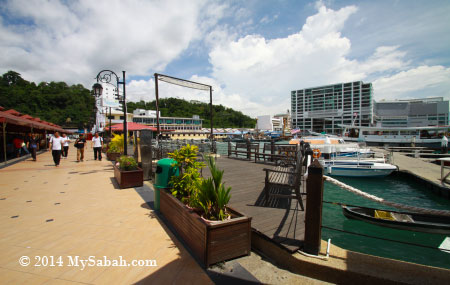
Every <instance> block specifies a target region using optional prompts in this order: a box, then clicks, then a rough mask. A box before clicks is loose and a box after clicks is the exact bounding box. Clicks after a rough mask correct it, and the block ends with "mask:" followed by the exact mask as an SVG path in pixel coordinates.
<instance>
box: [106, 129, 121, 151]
mask: <svg viewBox="0 0 450 285" xmlns="http://www.w3.org/2000/svg"><path fill="white" fill-rule="evenodd" d="M113 136H114V138H112V139H111V142H110V143H109V144H110V146H111V145H115V146H116V147H117V148H118V149H119V151H118V152H123V150H124V138H123V134H121V135H119V134H114V133H113Z"/></svg>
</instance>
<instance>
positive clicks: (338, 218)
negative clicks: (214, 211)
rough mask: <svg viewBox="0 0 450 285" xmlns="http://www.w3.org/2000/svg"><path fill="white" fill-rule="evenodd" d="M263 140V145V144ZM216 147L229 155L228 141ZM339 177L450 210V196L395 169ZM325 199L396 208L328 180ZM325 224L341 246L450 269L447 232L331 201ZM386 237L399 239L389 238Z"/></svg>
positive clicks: (393, 197)
mask: <svg viewBox="0 0 450 285" xmlns="http://www.w3.org/2000/svg"><path fill="white" fill-rule="evenodd" d="M278 143H282V144H285V143H288V142H287V141H283V142H278ZM262 144H263V143H261V145H260V148H262ZM217 149H218V153H219V154H221V155H226V154H227V143H218V144H217ZM338 180H340V181H342V182H344V183H345V184H348V185H350V186H353V187H355V188H357V189H359V190H361V191H364V192H366V193H369V194H372V195H375V196H377V197H380V198H384V199H385V200H388V201H393V202H396V203H401V204H405V205H411V206H417V207H422V208H430V209H442V210H450V200H448V199H445V198H442V197H439V196H437V195H436V194H434V193H432V192H431V191H430V190H428V189H425V186H424V185H422V184H418V183H417V182H414V181H413V180H408V179H407V178H405V177H404V176H402V175H398V174H395V173H394V174H392V175H390V176H387V177H384V178H346V177H339V178H338ZM323 200H324V201H328V202H338V203H343V204H348V205H356V206H362V207H371V208H377V209H387V210H396V209H395V208H392V207H388V206H385V205H382V204H379V203H376V202H373V201H370V200H368V199H365V198H363V197H360V196H358V195H355V194H353V193H350V192H348V191H346V190H344V189H341V188H340V187H338V186H336V185H334V184H331V183H328V182H325V185H324V197H323ZM397 210H398V209H397ZM322 224H323V226H326V227H330V228H333V229H328V228H323V229H322V239H323V240H328V239H329V238H331V242H332V244H334V245H336V246H339V247H341V248H344V249H347V250H351V251H355V252H360V253H365V254H371V255H375V256H380V257H386V258H392V259H397V260H403V261H407V262H412V263H418V264H423V265H429V266H435V267H441V268H446V269H450V252H444V251H441V250H439V249H438V248H439V246H440V245H441V243H442V242H443V241H444V239H445V238H446V235H441V234H430V233H421V232H413V231H405V230H397V229H391V228H387V227H382V226H377V225H372V224H370V223H366V222H363V221H358V220H352V219H348V218H346V217H345V216H344V214H343V213H342V208H341V206H339V205H334V204H329V203H324V204H323V216H322ZM348 232H351V233H355V234H350V233H348ZM358 234H361V235H358ZM367 236H370V237H367ZM372 237H377V238H372ZM378 238H379V239H378ZM386 239H389V240H395V241H399V242H392V241H387V240H386ZM449 239H450V237H449ZM406 243H414V244H418V245H421V246H426V247H432V248H424V247H419V246H414V245H408V244H406ZM331 254H332V252H331Z"/></svg>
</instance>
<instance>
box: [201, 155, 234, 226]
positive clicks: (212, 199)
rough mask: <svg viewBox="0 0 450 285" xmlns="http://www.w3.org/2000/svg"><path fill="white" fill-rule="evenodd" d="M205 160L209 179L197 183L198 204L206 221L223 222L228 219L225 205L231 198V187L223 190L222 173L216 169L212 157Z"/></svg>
mask: <svg viewBox="0 0 450 285" xmlns="http://www.w3.org/2000/svg"><path fill="white" fill-rule="evenodd" d="M205 159H206V162H207V164H208V168H209V170H210V171H211V177H210V178H208V179H204V180H201V181H199V182H197V187H198V192H197V198H198V204H199V205H200V207H201V208H202V210H203V212H204V217H205V218H206V219H209V220H218V221H223V220H225V219H226V218H228V217H229V214H228V213H227V212H226V205H227V204H228V202H229V201H230V198H231V195H230V191H231V187H228V188H225V185H224V184H223V183H222V178H223V172H224V171H223V170H219V169H218V168H217V166H216V162H215V160H214V157H212V156H207V157H205Z"/></svg>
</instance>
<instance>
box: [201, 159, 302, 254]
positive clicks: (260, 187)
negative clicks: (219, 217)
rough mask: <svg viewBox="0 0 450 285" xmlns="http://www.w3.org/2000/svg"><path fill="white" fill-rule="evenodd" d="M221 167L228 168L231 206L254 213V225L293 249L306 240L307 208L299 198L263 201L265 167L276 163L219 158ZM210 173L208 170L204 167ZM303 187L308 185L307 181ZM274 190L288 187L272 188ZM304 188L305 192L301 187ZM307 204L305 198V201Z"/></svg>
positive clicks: (260, 231)
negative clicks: (302, 209)
mask: <svg viewBox="0 0 450 285" xmlns="http://www.w3.org/2000/svg"><path fill="white" fill-rule="evenodd" d="M217 165H218V167H219V169H221V170H225V173H224V178H223V182H225V185H226V186H231V187H232V190H231V201H230V206H231V207H233V208H235V209H236V210H238V211H240V212H242V213H244V214H246V215H247V216H250V217H253V220H252V228H253V230H256V231H257V232H259V233H260V234H263V235H265V236H266V237H268V238H270V239H272V240H273V241H275V242H277V243H278V244H280V245H282V246H283V247H285V248H286V249H287V250H289V251H291V252H294V251H296V250H297V249H299V247H301V245H302V243H303V240H304V231H305V223H304V219H305V212H304V211H301V209H300V206H299V204H298V202H297V200H296V199H288V198H270V199H269V201H267V202H266V201H264V178H265V172H264V171H263V168H271V167H273V166H269V165H264V164H258V163H254V162H250V161H245V160H240V159H229V158H218V159H217ZM203 176H204V177H208V176H209V170H208V169H204V170H203ZM302 187H305V185H304V183H303V185H302ZM271 191H272V193H274V191H275V192H279V193H280V194H281V193H282V192H283V191H285V190H284V189H271ZM301 192H305V191H303V188H302V191H301ZM303 204H304V205H305V208H306V198H305V197H304V202H303Z"/></svg>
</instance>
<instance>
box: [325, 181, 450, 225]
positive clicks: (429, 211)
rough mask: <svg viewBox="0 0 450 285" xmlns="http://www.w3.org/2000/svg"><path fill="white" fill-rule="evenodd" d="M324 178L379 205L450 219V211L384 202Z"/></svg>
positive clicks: (381, 199) (339, 182)
mask: <svg viewBox="0 0 450 285" xmlns="http://www.w3.org/2000/svg"><path fill="white" fill-rule="evenodd" d="M323 177H324V178H325V180H327V181H328V182H331V183H333V184H335V185H337V186H339V187H341V188H342V189H344V190H347V191H349V192H351V193H354V194H356V195H359V196H361V197H364V198H366V199H369V200H372V201H375V202H378V203H380V204H383V205H387V206H391V207H395V208H398V209H403V210H408V211H412V212H415V213H420V214H430V215H438V216H448V217H450V211H447V210H435V209H426V208H420V207H414V206H408V205H403V204H399V203H395V202H391V201H387V200H384V199H383V198H380V197H377V196H375V195H372V194H368V193H366V192H363V191H361V190H359V189H356V188H354V187H352V186H349V185H347V184H345V183H342V182H341V181H339V180H337V179H334V178H331V177H329V176H325V175H324V176H323Z"/></svg>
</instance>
